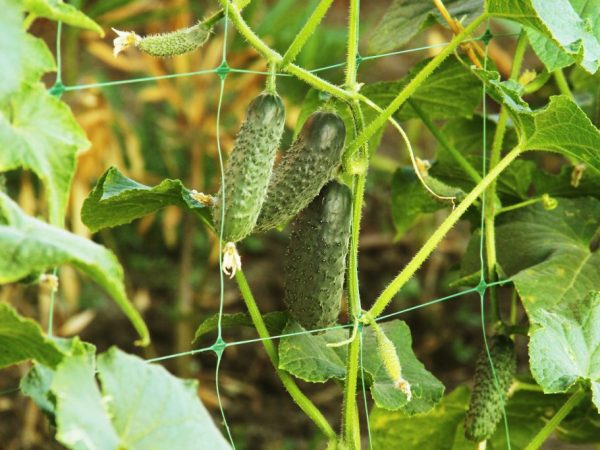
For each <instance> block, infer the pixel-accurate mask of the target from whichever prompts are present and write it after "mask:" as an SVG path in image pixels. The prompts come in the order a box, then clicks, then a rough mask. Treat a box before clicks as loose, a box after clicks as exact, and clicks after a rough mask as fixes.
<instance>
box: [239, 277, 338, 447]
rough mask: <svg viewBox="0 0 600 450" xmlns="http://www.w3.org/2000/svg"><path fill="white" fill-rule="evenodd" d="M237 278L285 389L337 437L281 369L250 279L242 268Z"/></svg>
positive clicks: (328, 433)
mask: <svg viewBox="0 0 600 450" xmlns="http://www.w3.org/2000/svg"><path fill="white" fill-rule="evenodd" d="M235 280H236V281H237V283H238V286H239V288H240V292H241V293H242V297H243V298H244V302H245V303H246V308H247V309H248V313H249V314H250V317H251V318H252V323H253V324H254V327H255V328H256V331H257V332H258V335H259V336H260V338H261V339H263V341H262V343H263V346H264V347H265V351H266V352H267V355H268V356H269V359H270V360H271V363H272V364H273V366H274V367H275V370H276V371H277V375H278V376H279V379H280V380H281V382H282V383H283V385H284V387H285V389H286V390H287V391H288V393H289V394H290V395H291V397H292V398H293V399H294V401H295V402H296V403H297V404H298V406H299V407H300V409H301V410H302V411H304V413H305V414H306V415H307V416H308V417H310V419H311V420H312V421H313V422H314V423H315V424H316V425H317V427H318V428H319V430H321V432H322V433H323V434H324V435H325V436H327V437H328V438H329V439H336V437H337V436H336V433H335V431H334V430H333V428H331V425H329V423H328V422H327V419H325V417H324V416H323V414H322V413H321V411H319V409H318V408H317V407H316V406H315V405H314V403H312V402H311V401H310V399H309V398H308V397H306V395H304V393H303V392H302V391H301V390H300V388H298V385H297V384H296V382H295V381H294V379H293V378H292V376H291V375H290V374H288V373H287V372H285V371H283V370H280V369H279V356H278V354H277V349H276V348H275V344H273V341H271V340H270V335H269V331H268V330H267V326H266V325H265V322H264V320H263V318H262V315H261V313H260V310H259V309H258V306H257V304H256V301H255V300H254V296H253V295H252V291H251V290H250V286H249V285H248V281H247V280H246V277H245V276H244V273H243V272H242V271H241V270H238V271H237V272H236V274H235Z"/></svg>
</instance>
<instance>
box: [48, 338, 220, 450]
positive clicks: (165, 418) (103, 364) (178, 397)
mask: <svg viewBox="0 0 600 450" xmlns="http://www.w3.org/2000/svg"><path fill="white" fill-rule="evenodd" d="M98 376H99V379H100V383H101V390H100V389H99V387H98V385H97V383H96V380H95V377H94V364H93V361H90V359H89V358H88V357H86V356H85V355H77V356H72V357H70V358H66V359H65V360H64V361H63V363H61V364H60V365H59V367H58V369H57V371H56V374H55V376H54V380H53V382H52V392H53V393H54V395H55V396H56V399H57V402H56V403H57V404H56V419H57V426H58V432H57V439H58V440H59V441H60V442H62V443H63V444H65V445H66V446H67V447H68V448H71V449H77V450H79V449H92V448H102V449H103V448H107V449H113V448H135V449H139V450H145V449H148V450H149V449H155V448H177V449H181V450H186V449H190V450H191V449H194V450H202V449H211V450H212V449H215V450H218V449H229V448H230V446H229V444H228V443H227V442H226V441H225V439H224V438H223V437H222V436H221V434H220V433H219V431H218V430H217V428H216V426H215V425H214V423H213V421H212V419H211V417H210V415H209V413H208V411H207V410H206V409H205V407H204V406H203V405H202V403H201V402H200V400H199V399H198V396H197V393H196V389H197V382H195V381H189V380H180V379H178V378H175V377H174V376H172V375H171V374H170V373H168V372H167V371H166V370H165V369H164V368H163V367H162V366H159V365H156V364H148V363H146V362H145V361H144V360H142V359H140V358H138V357H136V356H132V355H127V354H125V353H123V352H121V351H120V350H117V349H115V348H111V349H110V350H109V351H108V352H106V353H104V354H103V355H100V356H99V357H98Z"/></svg>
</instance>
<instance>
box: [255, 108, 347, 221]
mask: <svg viewBox="0 0 600 450" xmlns="http://www.w3.org/2000/svg"><path fill="white" fill-rule="evenodd" d="M345 137H346V127H345V125H344V122H343V121H342V119H341V118H340V117H339V116H338V115H337V114H335V113H332V112H323V111H319V112H316V113H314V114H312V115H311V116H310V117H309V118H308V120H307V121H306V123H305V124H304V126H303V127H302V131H300V134H299V136H298V138H297V139H296V141H295V142H294V143H293V144H292V146H291V147H290V149H289V150H288V152H287V153H286V155H285V157H284V159H283V161H282V162H281V164H279V166H277V168H276V169H275V171H274V172H273V178H272V180H271V182H270V183H269V189H268V191H267V199H266V200H265V202H264V204H263V207H262V210H261V212H260V216H259V218H258V222H257V225H256V231H267V230H270V229H272V228H274V227H277V226H278V225H282V224H285V223H287V222H288V221H289V220H290V219H291V218H292V217H294V216H295V215H296V214H298V212H299V211H301V210H303V209H304V208H305V207H306V205H308V204H309V203H310V201H311V200H312V199H313V198H315V196H316V195H317V194H318V193H319V191H320V190H321V188H322V187H323V186H324V185H325V183H327V182H328V181H329V180H331V179H332V178H333V175H334V171H335V169H336V168H337V167H338V166H339V165H340V163H341V157H342V150H343V148H344V139H345Z"/></svg>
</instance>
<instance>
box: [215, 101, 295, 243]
mask: <svg viewBox="0 0 600 450" xmlns="http://www.w3.org/2000/svg"><path fill="white" fill-rule="evenodd" d="M284 120H285V108H284V106H283V102H282V101H281V98H280V97H279V96H278V95H277V94H271V93H263V94H260V95H259V96H258V97H256V98H255V99H254V100H252V102H251V103H250V106H249V107H248V111H247V113H246V118H245V120H244V123H243V124H242V127H241V129H240V131H239V133H238V135H237V138H236V141H235V145H234V147H233V151H232V152H231V155H230V156H229V159H228V160H227V163H226V165H225V170H224V172H225V176H224V183H225V206H224V218H225V221H224V227H223V240H224V241H225V242H238V241H240V240H241V239H243V238H245V237H246V236H247V235H248V234H250V232H251V231H252V229H253V228H254V225H255V224H256V219H257V218H258V214H259V212H260V208H261V206H262V204H263V201H264V199H265V196H266V192H267V187H268V183H269V179H270V178H271V172H272V171H273V163H274V161H275V154H276V152H277V147H278V146H279V141H280V140H281V135H282V134H283V128H284ZM219 192H220V191H219ZM222 207H223V205H221V195H218V200H217V202H216V203H215V207H214V208H213V219H214V223H215V229H216V230H217V232H218V231H219V230H220V226H221V215H222V211H221V208H222Z"/></svg>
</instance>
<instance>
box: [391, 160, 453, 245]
mask: <svg viewBox="0 0 600 450" xmlns="http://www.w3.org/2000/svg"><path fill="white" fill-rule="evenodd" d="M391 201H392V219H393V220H394V228H395V229H396V239H400V238H401V237H402V236H403V235H404V233H406V231H408V229H409V228H411V227H412V226H413V225H414V223H415V222H416V221H417V220H418V219H419V217H420V216H421V215H422V214H426V213H432V212H435V211H437V210H439V209H442V208H444V207H446V206H448V205H446V204H444V203H442V202H441V201H436V200H434V199H433V197H432V196H431V194H429V192H427V191H426V190H425V188H424V187H423V185H422V184H421V182H420V181H419V179H418V178H417V175H416V174H415V171H414V169H413V168H412V167H400V168H399V169H398V170H396V172H395V173H394V177H393V178H392V199H391Z"/></svg>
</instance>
